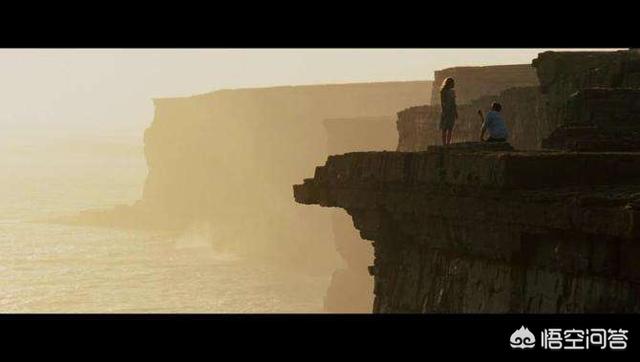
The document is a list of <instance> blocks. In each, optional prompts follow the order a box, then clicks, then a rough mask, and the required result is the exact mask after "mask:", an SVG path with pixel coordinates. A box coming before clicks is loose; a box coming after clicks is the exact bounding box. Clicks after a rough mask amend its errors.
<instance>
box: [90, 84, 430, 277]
mask: <svg viewBox="0 0 640 362" xmlns="http://www.w3.org/2000/svg"><path fill="white" fill-rule="evenodd" d="M430 89H431V82H428V81H416V82H386V83H367V84H345V85H321V86H295V87H275V88H262V89H238V90H222V91H216V92H213V93H209V94H203V95H198V96H193V97H185V98H167V99H156V100H155V101H154V103H155V107H156V109H155V117H154V120H153V123H152V124H151V126H150V127H149V128H148V129H147V131H146V132H145V137H144V141H145V154H146V158H147V163H148V168H149V174H148V177H147V179H146V182H145V186H144V194H143V197H142V199H141V200H140V201H139V202H137V203H136V204H135V205H133V206H132V207H122V208H119V209H117V210H115V212H90V213H85V214H83V215H82V216H81V217H80V218H79V219H80V221H81V222H88V223H97V224H102V225H112V226H137V227H138V226H141V225H145V226H149V227H153V228H171V229H174V230H184V229H188V228H193V229H194V230H195V231H198V232H199V231H202V230H204V234H205V235H203V236H205V237H207V238H209V239H210V240H211V241H212V242H213V243H215V245H216V246H217V247H220V248H223V249H231V250H234V251H238V252H242V253H245V254H256V255H257V256H259V257H261V258H263V259H264V258H267V260H268V259H272V260H274V261H277V262H278V263H279V264H287V263H292V264H295V266H299V267H304V268H311V269H315V270H317V269H318V268H322V270H323V271H324V270H331V269H332V268H334V267H335V265H336V263H337V262H338V261H339V258H338V255H337V253H336V250H335V247H334V245H333V242H332V240H333V239H334V235H333V233H332V230H331V225H332V224H331V223H332V219H331V217H330V216H329V215H328V214H327V213H324V212H322V211H319V210H313V209H308V208H305V207H302V206H301V205H297V204H295V203H294V202H292V200H291V197H290V188H289V185H290V184H292V183H294V182H295V180H297V179H298V178H299V177H300V175H305V174H310V173H311V172H312V170H313V169H312V165H314V164H316V163H319V162H321V161H322V160H324V159H325V158H326V156H327V154H328V153H327V148H326V147H327V137H326V134H325V128H324V125H323V121H324V120H325V119H340V118H362V117H364V122H366V121H367V120H371V121H372V122H374V123H375V119H372V117H374V118H375V117H387V118H389V117H392V115H393V114H394V113H395V112H396V111H397V110H398V109H401V108H405V107H408V106H410V105H411V104H416V103H423V102H424V101H425V100H428V99H429V97H430V93H429V92H430ZM367 117H368V118H367ZM372 129H373V128H372ZM390 132H391V134H390V135H389V136H388V138H389V139H390V140H392V141H390V142H393V140H394V137H397V135H396V134H395V131H394V130H393V127H392V128H391V129H390ZM360 136H361V137H360V138H359V139H351V140H344V142H345V143H348V142H360V143H359V144H361V143H362V142H365V143H366V141H363V140H366V138H367V129H366V128H365V129H364V131H363V132H361V133H360ZM378 136H379V135H378ZM378 136H376V137H378ZM376 142H377V141H375V140H374V141H372V144H377V143H376ZM359 144H358V145H359Z"/></svg>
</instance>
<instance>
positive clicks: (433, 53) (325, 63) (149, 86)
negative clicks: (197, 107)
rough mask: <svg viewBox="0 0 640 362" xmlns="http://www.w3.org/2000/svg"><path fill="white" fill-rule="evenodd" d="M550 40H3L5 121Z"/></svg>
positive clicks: (123, 112)
mask: <svg viewBox="0 0 640 362" xmlns="http://www.w3.org/2000/svg"><path fill="white" fill-rule="evenodd" d="M544 50H546V49H460V50H456V49H370V50H369V49H251V50H242V49H193V50H190V49H160V50H153V49H146V50H142V49H141V50H120V49H96V50H90V49H52V50H46V49H39V50H24V49H2V50H0V102H1V103H0V105H1V108H0V127H1V128H5V129H6V128H7V127H10V128H15V127H20V128H22V127H34V126H38V127H42V128H50V127H55V128H71V127H76V128H77V127H80V128H94V127H100V128H101V129H103V128H130V129H141V128H143V127H145V126H146V125H148V124H149V123H150V122H151V119H152V117H153V105H152V102H151V98H153V97H171V96H188V95H193V94H199V93H205V92H210V91H213V90H216V89H221V88H243V87H264V86H274V85H295V84H317V83H346V82H370V81H395V80H419V79H433V72H434V70H437V69H441V68H446V67H452V66H463V65H491V64H514V63H529V62H531V60H532V59H533V58H535V57H536V55H537V54H538V53H539V52H541V51H544Z"/></svg>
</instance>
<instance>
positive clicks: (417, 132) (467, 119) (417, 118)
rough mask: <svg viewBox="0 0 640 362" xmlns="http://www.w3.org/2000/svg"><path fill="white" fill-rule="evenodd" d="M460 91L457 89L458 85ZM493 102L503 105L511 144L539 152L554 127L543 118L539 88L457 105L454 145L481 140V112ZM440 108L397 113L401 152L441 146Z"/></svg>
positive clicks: (509, 89) (515, 91) (519, 90)
mask: <svg viewBox="0 0 640 362" xmlns="http://www.w3.org/2000/svg"><path fill="white" fill-rule="evenodd" d="M456 88H457V86H456ZM492 102H500V103H501V104H502V107H503V108H502V114H503V116H504V119H505V122H506V123H507V128H508V129H509V134H510V136H509V142H510V143H511V144H513V145H514V147H517V148H519V149H537V148H539V147H540V143H541V142H542V140H543V139H544V138H545V137H547V136H548V135H549V134H550V133H551V131H552V130H553V128H550V126H549V125H548V124H547V123H546V122H540V120H541V119H544V114H545V100H544V97H543V95H542V94H541V93H540V90H539V89H538V87H516V88H508V89H507V90H504V91H502V92H501V93H500V94H498V95H495V96H494V95H485V96H482V97H479V98H477V99H475V100H473V101H471V102H470V103H469V104H461V105H459V106H458V117H459V118H458V120H457V121H456V126H455V129H454V132H453V141H454V142H470V141H478V140H479V139H480V129H481V126H482V121H481V119H480V117H479V116H478V110H479V109H481V110H483V112H485V113H486V112H487V111H489V109H490V105H491V103H492ZM439 122H440V109H439V106H428V105H426V106H418V107H411V108H408V109H405V110H402V111H401V112H399V113H398V121H397V123H398V133H399V134H400V139H399V142H398V148H397V149H398V151H424V150H426V149H427V147H428V146H429V145H436V144H441V143H442V140H441V131H440V129H439V124H440V123H439Z"/></svg>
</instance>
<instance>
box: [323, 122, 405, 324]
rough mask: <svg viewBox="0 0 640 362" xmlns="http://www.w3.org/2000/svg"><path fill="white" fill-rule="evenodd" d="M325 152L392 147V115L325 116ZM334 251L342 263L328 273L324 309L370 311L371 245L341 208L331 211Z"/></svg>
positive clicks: (371, 281) (393, 138) (371, 303)
mask: <svg viewBox="0 0 640 362" xmlns="http://www.w3.org/2000/svg"><path fill="white" fill-rule="evenodd" d="M324 126H325V129H326V133H327V151H328V153H329V154H332V155H335V154H342V153H347V152H353V151H373V150H393V149H395V147H396V145H397V144H398V134H397V132H396V131H395V119H394V118H393V117H376V118H348V119H328V120H325V121H324ZM331 213H332V215H331V217H332V220H331V221H332V230H333V234H334V237H335V239H334V240H335V245H336V250H337V251H338V253H339V254H340V256H341V257H342V259H343V260H344V262H345V265H344V267H342V268H339V269H337V270H336V271H335V272H334V273H333V276H332V280H331V284H330V286H329V289H328V290H327V295H326V297H325V310H326V311H328V312H338V313H342V312H351V313H370V312H371V309H372V305H373V278H372V277H371V275H369V273H368V272H367V267H368V266H369V265H371V264H372V263H373V247H372V246H371V244H370V243H368V242H365V241H364V240H362V238H360V235H359V234H358V232H357V231H356V230H355V229H354V227H353V221H352V220H351V217H350V216H349V215H348V214H347V213H345V212H344V210H332V211H331Z"/></svg>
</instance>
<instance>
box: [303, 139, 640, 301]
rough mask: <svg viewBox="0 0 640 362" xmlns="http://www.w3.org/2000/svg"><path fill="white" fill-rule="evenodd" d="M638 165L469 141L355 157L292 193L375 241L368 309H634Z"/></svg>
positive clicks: (322, 170) (340, 160)
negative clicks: (340, 213) (343, 217)
mask: <svg viewBox="0 0 640 362" xmlns="http://www.w3.org/2000/svg"><path fill="white" fill-rule="evenodd" d="M639 166H640V154H637V153H608V154H597V153H592V154H586V153H585V154H580V153H570V154H569V153H562V152H542V153H541V152H518V151H510V150H509V147H505V146H494V145H491V146H487V145H474V144H466V145H465V144H462V145H461V146H457V147H449V148H446V149H443V148H441V147H433V148H431V149H430V150H428V151H426V152H421V153H403V152H387V153H384V152H369V153H350V154H346V155H340V156H331V157H329V159H328V161H327V163H326V164H325V166H323V167H319V168H317V169H316V173H315V177H314V178H313V179H307V180H305V182H304V184H302V185H297V186H294V195H295V198H296V201H298V202H300V203H304V204H318V205H321V206H327V207H340V208H344V209H345V210H346V211H347V212H348V213H349V215H351V216H352V217H353V220H354V224H355V226H356V228H358V230H359V231H360V233H361V235H362V237H363V238H365V239H368V240H372V241H374V246H375V262H374V265H373V266H372V267H371V268H370V270H371V273H372V274H373V275H374V276H375V290H374V293H375V303H374V312H495V313H506V312H517V313H538V312H540V313H555V312H637V311H640V286H639V284H638V283H639V282H640V267H639V266H638V264H637V263H636V262H635V260H637V258H638V257H640V228H638V225H639V224H638V220H639V219H638V217H639V216H640V214H639V213H638V205H640V204H639V203H638V202H639V201H640V199H639V198H638V195H640V194H639V193H638V192H639V191H640V188H639V187H638V186H637V182H638V180H640V171H639V170H640V167H639Z"/></svg>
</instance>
